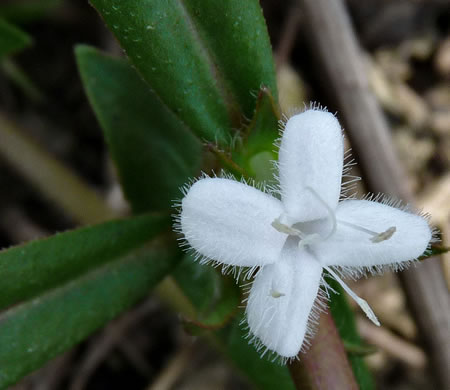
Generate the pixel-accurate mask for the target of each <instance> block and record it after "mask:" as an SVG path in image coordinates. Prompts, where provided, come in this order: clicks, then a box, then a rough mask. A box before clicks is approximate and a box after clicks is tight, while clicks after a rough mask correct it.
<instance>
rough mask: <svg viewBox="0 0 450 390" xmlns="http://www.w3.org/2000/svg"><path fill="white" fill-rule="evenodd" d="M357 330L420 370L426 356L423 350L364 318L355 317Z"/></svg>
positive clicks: (384, 349)
mask: <svg viewBox="0 0 450 390" xmlns="http://www.w3.org/2000/svg"><path fill="white" fill-rule="evenodd" d="M357 324H358V331H359V333H360V334H361V336H362V337H363V338H364V339H365V340H366V341H367V342H368V343H369V344H372V345H374V346H375V347H378V348H379V349H380V350H382V351H385V352H387V353H388V354H389V355H391V356H393V357H395V358H397V359H399V360H401V361H402V362H404V363H406V364H408V365H409V366H410V367H411V368H412V369H415V370H422V369H423V368H424V367H425V364H426V362H427V358H426V356H425V354H424V353H423V351H422V350H421V349H420V348H418V347H416V346H415V345H414V344H411V343H409V342H407V341H405V340H403V339H402V338H400V337H398V336H396V335H395V334H394V333H392V332H390V331H389V330H387V329H386V328H383V327H379V326H376V325H374V324H372V323H371V322H370V321H368V320H366V319H365V318H362V317H358V318H357Z"/></svg>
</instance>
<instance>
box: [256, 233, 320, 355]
mask: <svg viewBox="0 0 450 390" xmlns="http://www.w3.org/2000/svg"><path fill="white" fill-rule="evenodd" d="M297 242H298V241H297V240H296V239H295V238H292V237H290V238H289V239H288V241H287V242H286V245H285V247H284V248H283V251H282V257H281V259H280V261H278V262H277V263H275V264H272V265H268V266H265V267H264V268H263V269H262V270H261V271H260V272H259V273H258V275H257V276H256V278H255V281H254V283H253V286H252V289H251V291H250V296H249V299H248V303H247V318H248V324H249V327H250V333H251V334H253V335H254V336H256V337H257V338H258V340H259V341H260V342H261V343H262V344H263V345H265V346H266V347H267V348H268V349H270V350H272V351H275V352H277V353H278V354H279V355H281V356H283V357H288V358H289V357H294V356H296V355H297V354H298V352H299V351H300V349H301V346H302V344H303V340H304V338H305V334H306V333H307V327H308V317H309V315H310V312H311V309H312V306H313V304H314V300H315V299H316V296H317V292H318V289H319V283H320V277H321V274H322V267H321V265H320V264H319V263H318V262H317V261H316V260H315V259H314V258H313V257H312V256H311V255H310V254H308V253H307V252H306V251H305V250H300V249H299V248H298V245H297Z"/></svg>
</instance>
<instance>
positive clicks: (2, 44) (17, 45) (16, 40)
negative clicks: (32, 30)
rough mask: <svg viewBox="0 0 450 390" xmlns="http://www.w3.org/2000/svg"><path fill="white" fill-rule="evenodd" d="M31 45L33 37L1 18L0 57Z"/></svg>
mask: <svg viewBox="0 0 450 390" xmlns="http://www.w3.org/2000/svg"><path fill="white" fill-rule="evenodd" d="M30 45H31V37H30V36H29V35H28V34H26V33H25V32H23V31H22V30H20V29H18V28H17V27H15V26H14V25H12V24H11V23H8V22H7V21H6V20H3V19H1V18H0V59H2V58H3V57H5V56H8V55H11V54H14V53H16V52H18V51H20V50H22V49H24V48H26V47H28V46H30Z"/></svg>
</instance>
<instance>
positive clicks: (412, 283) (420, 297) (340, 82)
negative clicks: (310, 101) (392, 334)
mask: <svg viewBox="0 0 450 390" xmlns="http://www.w3.org/2000/svg"><path fill="white" fill-rule="evenodd" d="M300 3H301V5H302V11H303V14H304V19H303V20H304V22H305V24H306V25H307V28H308V32H309V33H310V44H311V47H312V48H313V49H314V51H315V54H316V55H317V56H318V59H319V61H320V63H321V65H323V68H324V75H323V76H324V78H325V79H326V80H327V86H326V88H327V91H328V92H330V93H333V94H334V98H335V99H336V102H337V104H338V106H339V110H340V111H339V113H340V116H341V117H343V119H344V122H345V125H346V129H347V131H348V133H349V134H350V138H351V141H352V145H353V147H354V149H355V150H356V151H357V154H358V157H359V162H360V164H361V167H362V170H363V172H364V174H365V176H364V177H365V179H366V180H367V184H368V186H369V188H370V189H371V190H372V191H374V192H384V193H388V194H390V195H394V196H398V197H400V198H402V199H404V200H406V201H408V202H411V201H412V200H413V196H412V193H411V190H410V189H409V188H408V186H407V183H406V181H405V174H404V173H403V171H402V169H401V167H400V164H399V161H398V159H397V157H396V155H395V152H394V150H393V146H392V141H391V139H390V137H389V130H388V127H387V124H386V121H385V118H384V117H383V114H382V112H381V110H380V108H379V106H378V104H377V102H376V100H375V98H374V96H373V95H372V93H371V92H370V91H369V87H368V80H367V76H366V72H365V69H364V64H363V62H362V60H361V55H360V51H359V47H358V44H357V41H356V37H355V33H354V31H353V29H352V26H351V24H350V20H349V16H348V14H347V12H346V10H345V8H344V6H343V4H342V1H340V0H301V1H300ZM399 277H400V279H401V281H402V283H403V286H404V289H405V292H406V295H407V298H408V303H409V306H410V308H411V310H412V312H413V315H414V317H415V320H416V322H417V324H418V327H419V330H420V332H421V336H422V338H423V341H424V344H425V347H426V350H427V352H428V353H429V356H430V358H431V361H432V369H433V372H434V377H435V378H436V379H437V380H438V381H439V382H440V385H441V386H442V388H445V389H449V388H450V370H449V369H448V368H449V367H450V337H449V334H450V310H449V309H450V296H449V294H448V291H447V288H446V285H445V281H444V279H443V277H442V270H441V265H440V262H438V261H436V260H433V259H430V260H427V261H425V262H423V263H422V264H421V265H420V266H417V267H412V268H410V269H409V270H408V271H406V272H402V273H400V274H399Z"/></svg>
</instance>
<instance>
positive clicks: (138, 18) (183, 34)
mask: <svg viewBox="0 0 450 390" xmlns="http://www.w3.org/2000/svg"><path fill="white" fill-rule="evenodd" d="M91 2H92V4H93V5H94V6H95V7H96V9H97V10H98V12H99V13H100V14H101V15H102V17H103V18H104V20H105V22H106V23H107V25H108V26H109V28H110V29H111V31H112V32H113V33H114V34H115V36H116V37H117V39H118V40H119V42H120V44H121V45H122V47H123V48H124V49H125V50H126V52H127V55H128V56H129V58H130V60H131V61H132V63H133V64H134V65H135V66H136V68H137V69H138V71H139V73H140V74H141V75H142V77H143V78H144V79H145V80H146V81H147V82H148V83H149V84H150V85H151V87H152V89H153V90H154V91H155V93H156V94H157V95H158V96H159V97H160V98H161V100H162V101H163V102H165V103H166V104H167V106H168V107H170V109H171V110H172V111H173V112H175V113H176V114H177V115H178V116H179V117H180V118H181V119H182V120H183V121H184V122H185V123H186V124H187V125H188V126H189V127H190V128H191V129H192V131H194V132H195V133H196V134H198V135H199V136H200V137H201V138H204V139H206V140H208V141H211V142H219V143H221V144H226V143H229V142H230V140H231V136H230V133H231V129H232V128H234V129H235V128H239V127H241V125H242V123H243V121H244V118H245V117H247V118H249V117H251V116H252V114H253V110H254V106H255V102H254V100H255V99H254V98H253V96H252V92H255V91H257V90H258V89H259V87H260V85H261V84H265V85H267V86H269V88H270V89H271V90H272V91H273V93H274V94H276V92H275V91H276V84H275V76H274V67H273V60H272V53H271V49H270V43H269V39H268V36H267V31H266V26H265V24H264V19H263V17H262V13H261V9H260V7H259V4H258V2H257V1H256V0H249V1H245V2H242V1H240V0H228V1H224V2H200V1H194V0H183V1H176V2H172V1H167V0H163V1H151V0H144V1H141V0H139V1H138V0H116V1H107V0H91Z"/></svg>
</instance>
